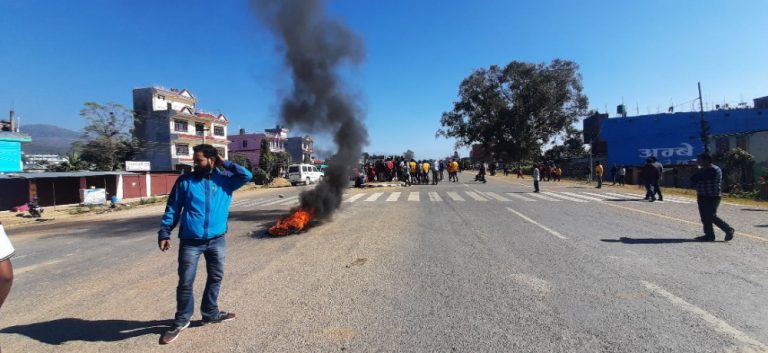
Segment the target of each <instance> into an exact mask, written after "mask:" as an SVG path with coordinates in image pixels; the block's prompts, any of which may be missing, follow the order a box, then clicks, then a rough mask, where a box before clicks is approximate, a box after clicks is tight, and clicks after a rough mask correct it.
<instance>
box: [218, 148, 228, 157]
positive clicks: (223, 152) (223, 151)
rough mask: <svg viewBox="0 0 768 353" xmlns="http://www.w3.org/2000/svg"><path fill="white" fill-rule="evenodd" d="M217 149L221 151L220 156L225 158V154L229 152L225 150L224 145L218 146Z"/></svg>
mask: <svg viewBox="0 0 768 353" xmlns="http://www.w3.org/2000/svg"><path fill="white" fill-rule="evenodd" d="M216 150H217V151H219V156H221V158H224V156H226V154H227V153H226V152H227V151H226V150H224V147H216Z"/></svg>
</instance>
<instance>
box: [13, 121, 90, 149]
mask: <svg viewBox="0 0 768 353" xmlns="http://www.w3.org/2000/svg"><path fill="white" fill-rule="evenodd" d="M21 132H23V133H25V134H28V135H30V136H32V142H25V143H22V144H21V150H22V151H24V153H26V154H60V155H61V154H66V153H67V152H69V150H70V149H71V148H72V142H75V141H79V140H81V139H82V133H81V132H78V131H72V130H69V129H65V128H63V127H58V126H56V125H49V124H29V125H22V126H21Z"/></svg>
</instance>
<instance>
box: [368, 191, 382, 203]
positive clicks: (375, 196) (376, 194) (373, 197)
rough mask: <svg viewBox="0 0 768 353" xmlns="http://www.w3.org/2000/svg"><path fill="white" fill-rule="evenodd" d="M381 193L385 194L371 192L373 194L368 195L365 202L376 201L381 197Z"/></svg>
mask: <svg viewBox="0 0 768 353" xmlns="http://www.w3.org/2000/svg"><path fill="white" fill-rule="evenodd" d="M381 195H384V193H383V192H374V193H373V194H371V196H368V198H367V199H365V202H373V201H376V200H378V199H379V197H381Z"/></svg>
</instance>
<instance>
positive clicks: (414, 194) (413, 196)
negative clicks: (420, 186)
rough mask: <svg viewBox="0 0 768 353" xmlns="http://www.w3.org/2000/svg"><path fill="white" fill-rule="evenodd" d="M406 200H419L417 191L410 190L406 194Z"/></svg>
mask: <svg viewBox="0 0 768 353" xmlns="http://www.w3.org/2000/svg"><path fill="white" fill-rule="evenodd" d="M408 201H419V192H418V191H416V192H411V193H409V194H408Z"/></svg>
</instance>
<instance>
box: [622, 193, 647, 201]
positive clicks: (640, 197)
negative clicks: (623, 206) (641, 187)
mask: <svg viewBox="0 0 768 353" xmlns="http://www.w3.org/2000/svg"><path fill="white" fill-rule="evenodd" d="M623 194H624V195H627V196H629V197H633V198H636V199H641V200H642V199H643V198H645V195H638V194H629V193H623Z"/></svg>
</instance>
